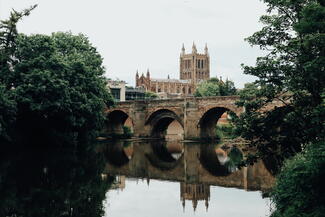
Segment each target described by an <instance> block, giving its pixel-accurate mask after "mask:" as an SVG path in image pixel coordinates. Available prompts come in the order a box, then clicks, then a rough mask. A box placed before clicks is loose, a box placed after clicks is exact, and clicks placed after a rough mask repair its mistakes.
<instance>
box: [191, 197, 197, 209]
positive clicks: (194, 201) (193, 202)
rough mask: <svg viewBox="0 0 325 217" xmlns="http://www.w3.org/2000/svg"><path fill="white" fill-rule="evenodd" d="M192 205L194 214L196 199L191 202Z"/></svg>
mask: <svg viewBox="0 0 325 217" xmlns="http://www.w3.org/2000/svg"><path fill="white" fill-rule="evenodd" d="M192 205H193V210H194V212H195V211H196V207H197V199H193V200H192Z"/></svg>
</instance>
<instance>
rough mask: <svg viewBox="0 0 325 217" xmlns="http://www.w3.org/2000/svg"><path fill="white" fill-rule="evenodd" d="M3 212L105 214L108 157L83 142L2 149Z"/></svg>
mask: <svg viewBox="0 0 325 217" xmlns="http://www.w3.org/2000/svg"><path fill="white" fill-rule="evenodd" d="M0 155H1V157H0V168H1V172H0V192H1V194H0V201H1V203H0V216H6V217H20V216H21V217H37V216H42V217H43V216H53V217H59V216H62V217H63V216H71V217H72V216H76V217H77V216H78V217H80V216H85V217H91V216H94V217H95V216H96V217H98V216H102V215H103V205H102V203H103V200H104V199H105V194H106V192H107V190H108V189H109V186H110V183H111V182H112V181H113V177H111V176H107V175H104V176H102V170H103V169H104V165H105V164H104V158H103V157H101V155H100V154H99V153H95V151H93V150H89V149H86V148H85V147H83V146H82V145H80V146H78V147H71V146H63V147H62V146H61V147H46V148H44V147H37V148H36V147H29V148H25V149H24V148H23V147H20V148H17V149H11V150H8V151H7V150H6V151H3V152H1V154H0Z"/></svg>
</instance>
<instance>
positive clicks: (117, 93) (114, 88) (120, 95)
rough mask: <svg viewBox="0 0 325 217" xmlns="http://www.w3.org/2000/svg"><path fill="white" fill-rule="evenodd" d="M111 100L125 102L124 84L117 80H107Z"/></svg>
mask: <svg viewBox="0 0 325 217" xmlns="http://www.w3.org/2000/svg"><path fill="white" fill-rule="evenodd" d="M107 86H108V87H109V89H110V91H111V94H112V96H113V98H114V99H115V100H116V101H118V102H123V101H125V89H126V88H125V82H124V81H119V80H109V81H108V83H107Z"/></svg>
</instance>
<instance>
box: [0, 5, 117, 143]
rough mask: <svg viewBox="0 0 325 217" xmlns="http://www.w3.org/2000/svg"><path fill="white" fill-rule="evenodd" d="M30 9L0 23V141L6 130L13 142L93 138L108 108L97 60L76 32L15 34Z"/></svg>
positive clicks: (109, 98)
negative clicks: (2, 111) (18, 24)
mask: <svg viewBox="0 0 325 217" xmlns="http://www.w3.org/2000/svg"><path fill="white" fill-rule="evenodd" d="M33 8H34V7H32V8H31V9H29V10H25V11H24V12H22V13H18V12H15V11H14V12H13V13H12V14H11V17H10V18H9V20H7V21H3V22H2V26H1V27H2V28H1V32H0V39H1V46H0V48H1V49H0V51H1V68H0V71H1V73H0V81H1V83H0V90H1V91H0V94H1V96H0V103H1V104H2V105H1V109H2V110H5V111H4V113H1V117H0V124H1V125H0V126H1V129H0V133H1V135H0V139H1V138H6V139H7V140H8V132H9V131H10V129H11V128H14V132H13V134H14V135H12V136H11V139H13V138H14V140H15V141H13V142H14V143H15V144H23V143H24V144H25V145H26V144H27V143H30V144H32V143H33V144H38V143H40V144H48V143H46V142H44V141H45V139H46V141H49V143H51V142H54V141H57V140H64V139H67V140H69V141H70V143H71V144H76V143H77V142H78V141H86V140H88V139H90V138H93V137H94V136H95V135H96V133H97V132H98V131H99V130H100V129H101V128H102V125H103V123H104V119H105V117H104V113H103V111H104V108H105V106H109V105H111V104H112V99H111V96H110V94H109V91H108V89H107V87H106V81H105V78H104V76H103V74H104V67H103V66H102V58H101V56H100V55H99V53H98V52H97V50H96V48H94V47H93V46H92V45H91V43H90V42H89V40H88V39H87V37H86V36H84V35H82V34H79V35H72V34H71V33H62V32H59V33H53V34H52V35H50V36H47V35H31V36H27V35H23V34H20V35H19V34H17V30H16V23H17V22H18V21H19V20H20V19H21V17H23V16H24V15H28V14H29V12H30V10H32V9H33ZM6 40H7V41H6ZM6 112H7V113H6ZM7 114H10V115H11V116H10V115H9V116H8V117H7V116H6V115H7ZM13 122H14V123H13ZM9 126H11V127H9ZM5 127H6V129H5ZM9 128H10V129H9ZM8 129H9V130H8ZM54 143H56V144H59V143H58V142H54ZM62 144H67V143H66V142H64V143H62Z"/></svg>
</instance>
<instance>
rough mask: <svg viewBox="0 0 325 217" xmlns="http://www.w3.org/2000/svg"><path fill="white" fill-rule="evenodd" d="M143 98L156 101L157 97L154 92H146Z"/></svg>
mask: <svg viewBox="0 0 325 217" xmlns="http://www.w3.org/2000/svg"><path fill="white" fill-rule="evenodd" d="M144 97H145V99H157V98H158V95H157V94H156V93H154V92H151V91H147V92H145V93H144Z"/></svg>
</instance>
